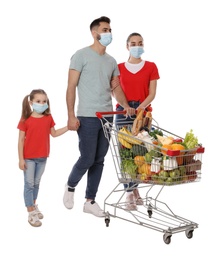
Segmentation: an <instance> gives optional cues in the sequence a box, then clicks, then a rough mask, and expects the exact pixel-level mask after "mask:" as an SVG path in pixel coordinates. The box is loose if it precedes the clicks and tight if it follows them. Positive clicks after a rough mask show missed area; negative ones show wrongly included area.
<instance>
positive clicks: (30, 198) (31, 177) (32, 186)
mask: <svg viewBox="0 0 224 260" xmlns="http://www.w3.org/2000/svg"><path fill="white" fill-rule="evenodd" d="M25 162H26V169H25V170H24V201H25V206H26V207H31V206H33V205H34V201H35V200H36V199H37V196H38V192H39V186H40V180H41V177H42V175H43V173H44V170H45V166H46V162H47V158H36V159H26V160H25Z"/></svg>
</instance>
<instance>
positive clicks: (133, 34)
mask: <svg viewBox="0 0 224 260" xmlns="http://www.w3.org/2000/svg"><path fill="white" fill-rule="evenodd" d="M132 36H140V37H142V36H141V34H140V33H136V32H134V33H131V34H130V35H129V36H128V38H127V44H128V43H129V41H130V39H131V37H132ZM142 39H143V37H142Z"/></svg>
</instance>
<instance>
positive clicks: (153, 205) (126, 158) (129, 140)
mask: <svg viewBox="0 0 224 260" xmlns="http://www.w3.org/2000/svg"><path fill="white" fill-rule="evenodd" d="M116 114H125V111H119V112H96V116H97V117H98V118H99V119H100V120H101V122H102V126H103V129H104V134H105V136H106V138H107V139H108V142H109V144H110V151H111V155H112V159H113V163H114V166H115V170H116V173H117V177H118V181H119V182H118V184H117V185H116V187H115V188H114V189H113V190H112V191H111V192H110V193H109V195H108V196H107V197H106V199H105V201H104V211H105V213H106V216H105V223H106V226H107V227H108V226H109V223H110V217H116V218H120V219H123V220H126V221H129V222H131V223H135V224H138V225H140V226H144V227H147V228H151V229H153V230H157V231H160V232H162V233H163V241H164V242H165V243H166V244H169V243H170V242H171V236H172V235H173V234H175V233H179V232H183V231H184V232H185V235H186V237H187V238H192V237H193V231H194V229H196V228H198V224H197V223H195V222H193V221H191V220H188V219H185V218H183V217H180V216H178V215H176V214H174V213H173V211H172V210H171V209H170V207H169V206H168V205H167V204H166V203H164V202H162V201H160V200H159V199H158V197H159V195H160V193H161V191H162V190H163V188H164V187H166V186H173V185H180V184H189V183H195V182H198V181H200V179H201V168H202V155H203V153H204V147H203V146H202V145H201V144H198V145H197V146H196V147H195V148H194V149H190V150H187V149H179V150H178V149H175V150H174V149H171V148H170V146H169V144H167V145H163V146H162V145H161V144H160V143H159V142H158V138H159V135H157V139H156V135H155V133H157V134H160V136H161V138H163V139H164V140H168V138H169V139H170V140H172V142H170V143H175V144H176V147H177V148H178V147H182V146H181V143H182V142H183V140H184V139H183V138H182V137H180V136H177V135H175V134H173V133H171V132H169V131H167V130H165V129H163V128H161V127H159V126H158V124H151V126H150V129H148V132H147V135H144V138H142V136H143V135H141V134H142V133H143V132H144V133H145V132H146V130H145V129H142V131H141V132H140V134H138V135H137V136H134V135H132V134H131V131H132V126H133V121H130V122H127V121H126V120H124V121H123V122H119V123H116V124H115V123H110V122H109V121H107V116H114V115H116ZM154 121H155V120H154ZM105 122H106V123H105ZM155 122H156V121H155ZM140 137H141V138H140ZM145 137H147V138H145ZM125 183H126V184H129V183H133V187H132V188H134V186H135V185H136V184H137V185H138V188H140V189H141V191H145V192H144V193H145V195H144V196H141V197H142V200H143V205H141V206H138V207H137V210H134V211H132V210H127V209H126V205H127V202H126V201H125V199H124V197H125V196H124V195H125V193H126V191H127V189H128V188H124V184H125ZM155 187H156V188H158V191H156V195H155V197H152V196H151V195H150V194H151V193H152V190H153V191H154V188H155ZM129 188H130V186H129Z"/></svg>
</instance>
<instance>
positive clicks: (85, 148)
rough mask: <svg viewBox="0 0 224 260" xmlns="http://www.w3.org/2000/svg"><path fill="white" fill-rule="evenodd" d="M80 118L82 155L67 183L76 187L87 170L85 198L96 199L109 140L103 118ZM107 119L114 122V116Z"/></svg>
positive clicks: (80, 149)
mask: <svg viewBox="0 0 224 260" xmlns="http://www.w3.org/2000/svg"><path fill="white" fill-rule="evenodd" d="M78 119H79V121H80V127H79V129H78V131H77V133H78V137H79V151H80V157H79V159H78V160H77V162H76V163H75V164H74V166H73V168H72V171H71V173H70V175H69V178H68V182H67V184H68V186H69V187H76V186H77V184H78V183H79V181H80V180H81V179H82V177H83V175H84V174H85V173H86V172H87V186H86V194H85V198H87V199H92V200H95V197H96V193H97V191H98V187H99V184H100V180H101V176H102V172H103V167H104V157H105V156H106V154H107V151H108V148H109V140H108V139H107V138H106V137H105V134H104V130H103V127H102V124H101V120H99V119H98V118H97V117H78ZM107 120H108V121H109V122H111V123H112V122H113V117H107ZM104 121H105V120H104ZM104 123H105V122H104Z"/></svg>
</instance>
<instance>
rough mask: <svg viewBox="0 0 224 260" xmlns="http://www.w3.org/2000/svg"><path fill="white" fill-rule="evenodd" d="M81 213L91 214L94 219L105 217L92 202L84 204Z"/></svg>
mask: <svg viewBox="0 0 224 260" xmlns="http://www.w3.org/2000/svg"><path fill="white" fill-rule="evenodd" d="M83 212H85V213H90V214H93V215H94V216H96V217H105V213H104V211H103V210H102V209H101V208H100V207H99V205H98V204H97V203H96V202H95V201H94V200H92V201H86V202H85V203H84V207H83Z"/></svg>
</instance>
